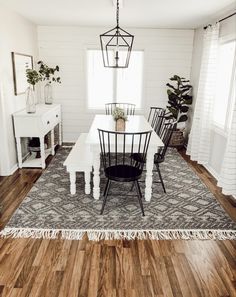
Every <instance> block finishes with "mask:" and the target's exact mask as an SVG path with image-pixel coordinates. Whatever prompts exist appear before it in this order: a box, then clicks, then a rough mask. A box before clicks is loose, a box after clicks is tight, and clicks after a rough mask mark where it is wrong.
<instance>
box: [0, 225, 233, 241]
mask: <svg viewBox="0 0 236 297" xmlns="http://www.w3.org/2000/svg"><path fill="white" fill-rule="evenodd" d="M85 234H87V236H88V239H89V240H92V241H99V240H121V239H125V240H134V239H138V240H142V239H151V240H175V239H182V240H190V239H198V240H207V239H214V240H215V239H218V240H226V239H228V240H235V239H236V230H142V231H141V230H61V229H58V230H51V229H30V228H25V229H24V228H22V229H21V228H5V229H4V230H2V231H1V232H0V237H5V238H6V237H12V238H44V239H56V238H59V237H60V238H61V239H67V240H82V238H83V236H84V235H85ZM59 235H61V236H59Z"/></svg>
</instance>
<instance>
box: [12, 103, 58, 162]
mask: <svg viewBox="0 0 236 297" xmlns="http://www.w3.org/2000/svg"><path fill="white" fill-rule="evenodd" d="M13 120H14V129H15V137H16V144H17V156H18V163H19V168H22V167H41V168H45V160H46V158H47V156H48V155H49V154H52V155H54V154H55V151H54V148H55V146H54V128H55V127H56V126H57V125H59V145H61V142H62V138H61V106H60V104H51V105H46V104H37V105H36V112H35V113H27V112H26V110H25V109H23V110H21V111H18V112H16V113H14V114H13ZM50 131H51V149H50V150H47V151H45V146H44V136H45V135H46V134H47V133H48V132H50ZM21 137H38V138H39V140H40V150H41V158H35V157H33V156H31V157H29V158H27V159H26V160H25V161H24V162H23V161H22V151H21Z"/></svg>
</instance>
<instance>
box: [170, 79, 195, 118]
mask: <svg viewBox="0 0 236 297" xmlns="http://www.w3.org/2000/svg"><path fill="white" fill-rule="evenodd" d="M170 80H171V81H172V82H174V84H170V83H167V84H166V86H167V87H168V89H167V95H168V103H169V105H168V106H167V109H168V110H169V113H168V114H167V116H168V117H169V118H174V119H175V120H176V122H177V123H180V122H186V121H187V119H188V116H187V112H188V110H189V105H191V104H192V99H193V97H192V95H191V92H192V86H191V85H190V84H189V80H187V79H185V78H184V77H180V76H178V75H174V76H172V77H171V78H170Z"/></svg>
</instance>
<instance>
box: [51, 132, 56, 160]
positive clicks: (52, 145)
mask: <svg viewBox="0 0 236 297" xmlns="http://www.w3.org/2000/svg"><path fill="white" fill-rule="evenodd" d="M51 154H52V155H53V156H54V155H55V149H54V128H53V129H52V130H51Z"/></svg>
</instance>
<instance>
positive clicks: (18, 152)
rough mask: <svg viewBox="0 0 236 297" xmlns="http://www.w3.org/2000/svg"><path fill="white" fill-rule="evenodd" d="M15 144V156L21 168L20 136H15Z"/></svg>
mask: <svg viewBox="0 0 236 297" xmlns="http://www.w3.org/2000/svg"><path fill="white" fill-rule="evenodd" d="M16 146H17V157H18V163H19V168H22V151H21V141H20V137H16Z"/></svg>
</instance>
